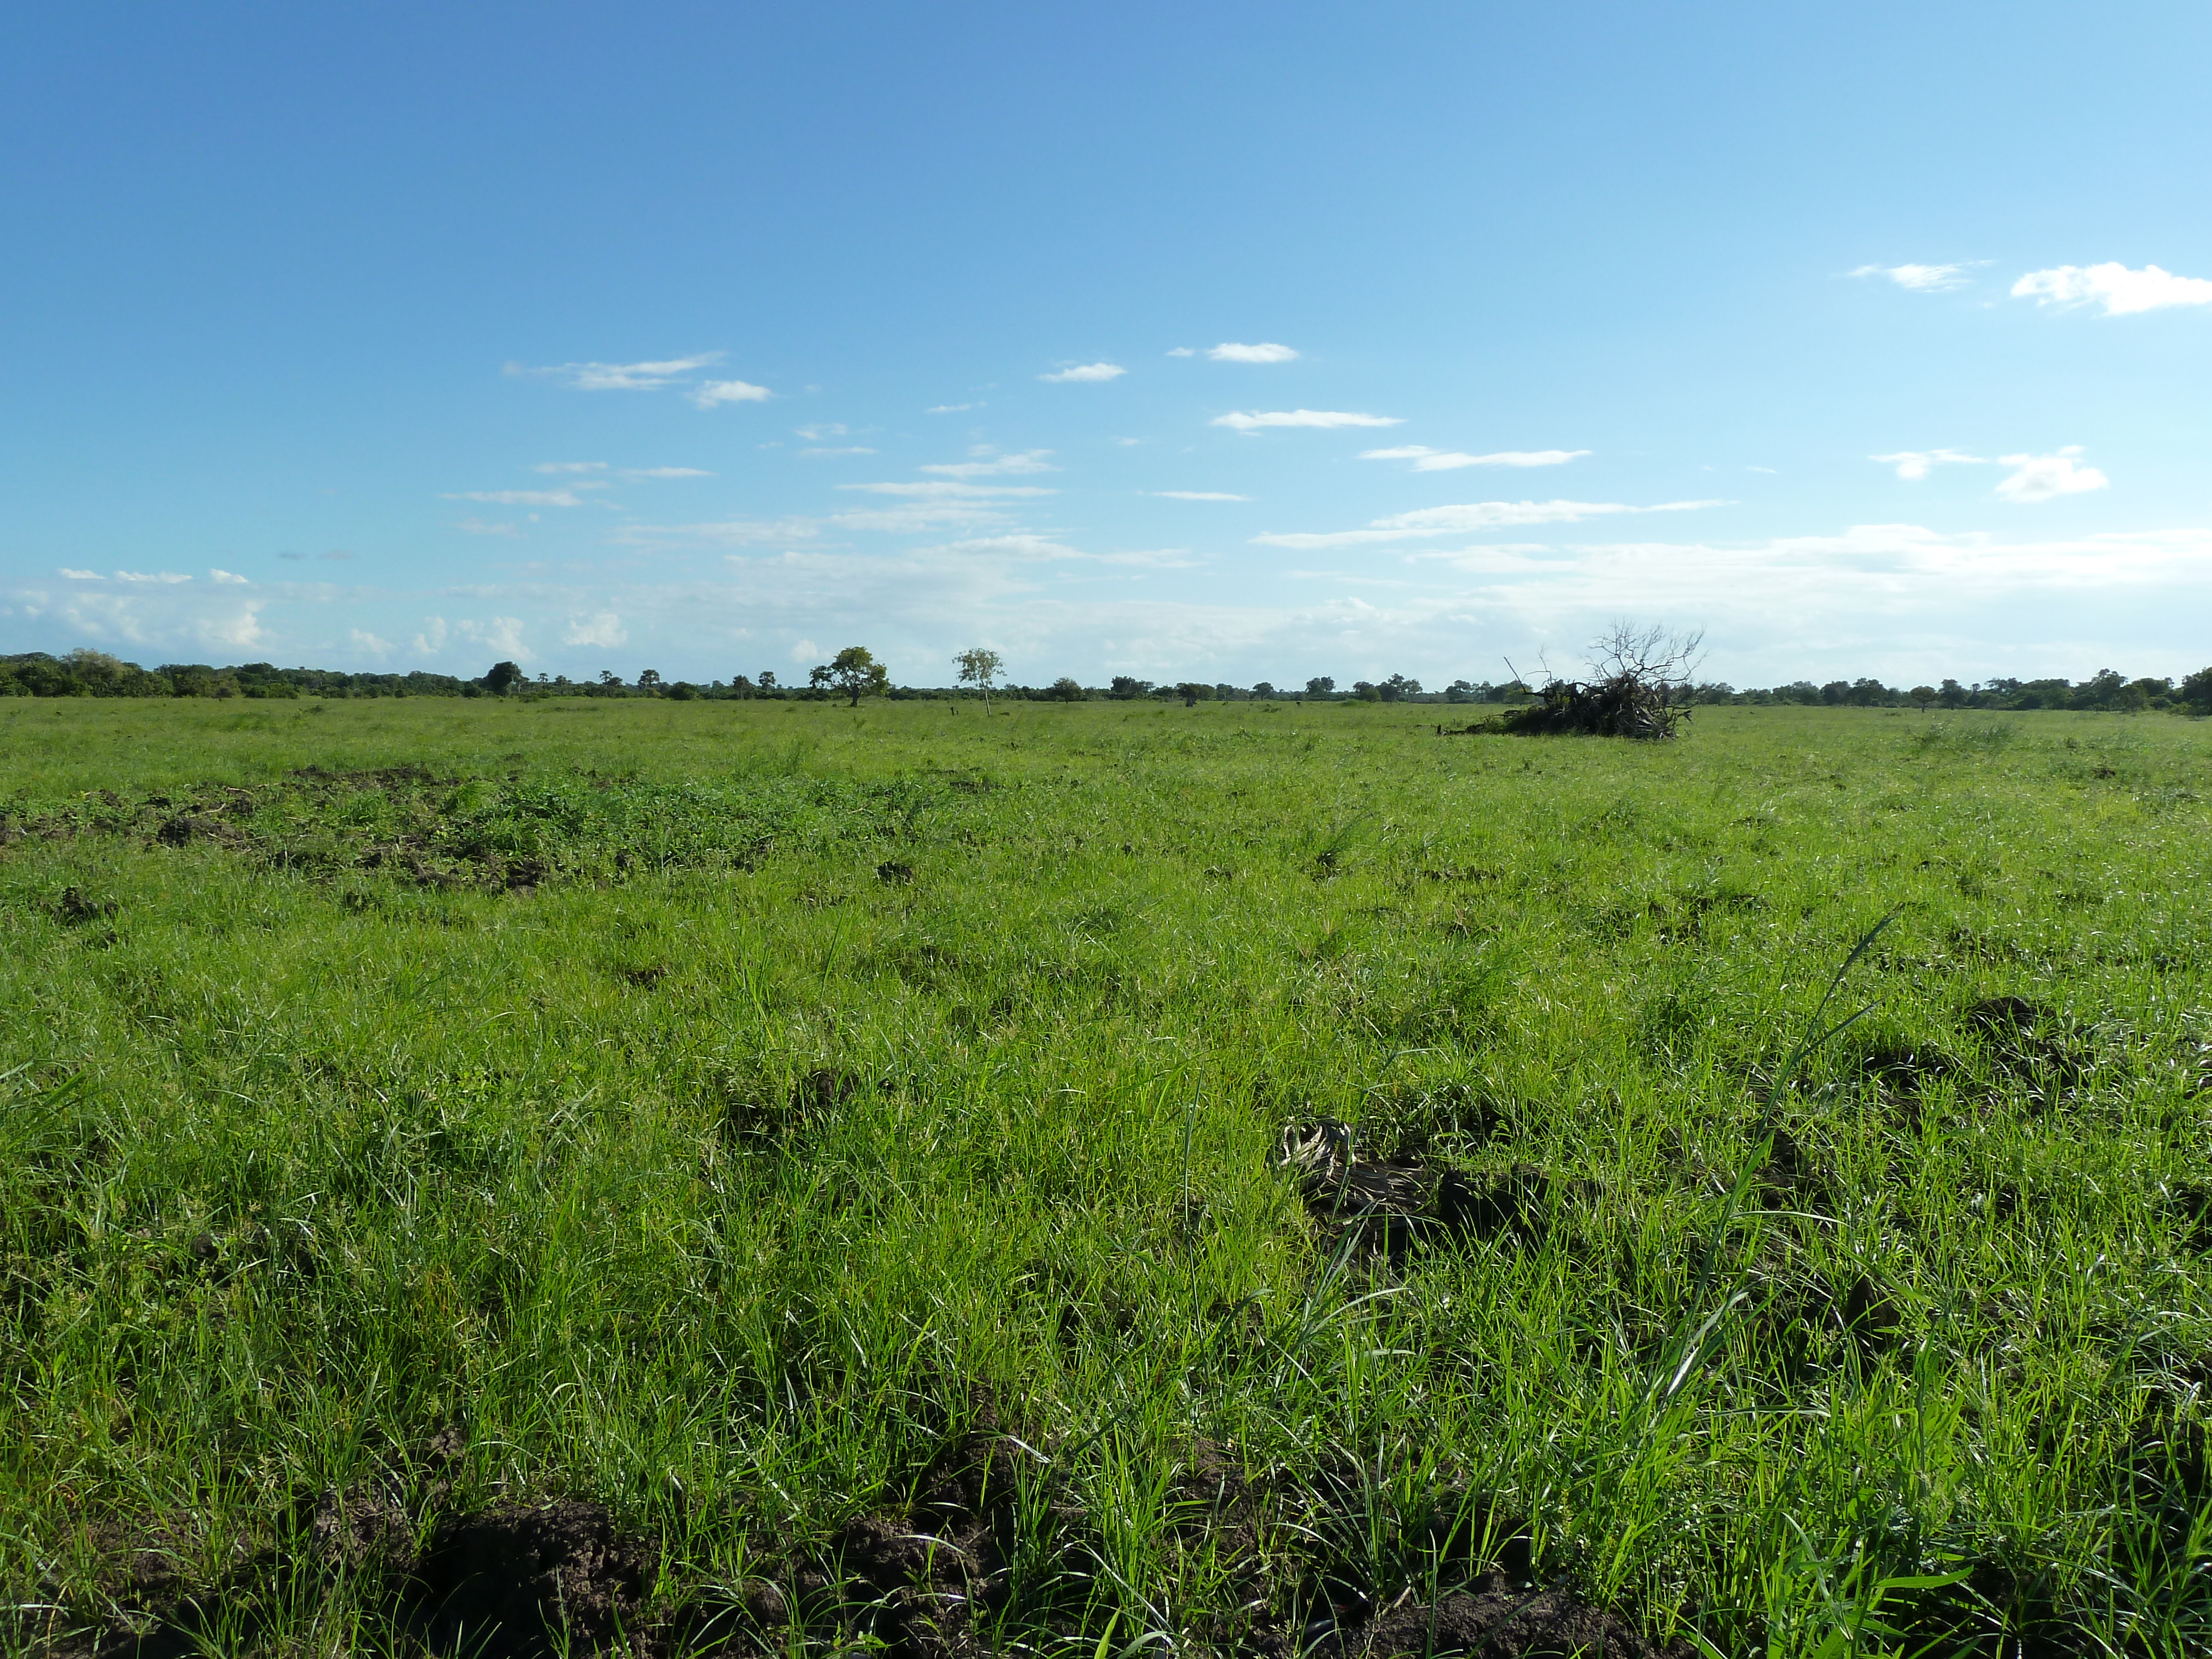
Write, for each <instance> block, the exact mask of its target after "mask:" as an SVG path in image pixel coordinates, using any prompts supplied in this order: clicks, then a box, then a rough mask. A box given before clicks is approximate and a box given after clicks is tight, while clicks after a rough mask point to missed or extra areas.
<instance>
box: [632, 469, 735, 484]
mask: <svg viewBox="0 0 2212 1659" xmlns="http://www.w3.org/2000/svg"><path fill="white" fill-rule="evenodd" d="M623 477H625V478H627V479H629V480H630V481H631V482H632V483H644V482H645V481H646V480H647V479H648V478H711V477H714V474H713V473H711V472H709V471H707V470H706V468H704V467H701V466H626V467H624V468H623Z"/></svg>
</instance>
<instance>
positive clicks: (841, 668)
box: [807, 645, 891, 708]
mask: <svg viewBox="0 0 2212 1659" xmlns="http://www.w3.org/2000/svg"><path fill="white" fill-rule="evenodd" d="M807 681H808V684H812V685H817V686H827V687H828V688H829V690H833V691H836V692H840V693H842V695H844V696H847V697H849V698H851V699H852V705H851V706H852V707H853V708H859V707H860V699H861V698H862V697H864V696H882V695H883V694H884V692H886V691H888V690H890V689H891V677H890V672H889V671H888V670H886V669H885V668H884V665H883V664H881V663H879V662H878V661H877V660H876V658H875V653H873V652H872V651H870V650H869V649H868V647H866V646H865V645H848V646H847V647H845V648H844V649H843V650H842V651H840V652H839V653H837V654H836V656H834V657H832V658H831V659H829V661H828V662H826V663H822V664H819V665H817V666H816V668H815V670H814V671H813V672H812V673H811V674H810V675H808V676H807Z"/></svg>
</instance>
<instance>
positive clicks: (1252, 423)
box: [1213, 409, 1404, 432]
mask: <svg viewBox="0 0 2212 1659" xmlns="http://www.w3.org/2000/svg"><path fill="white" fill-rule="evenodd" d="M1213 424H1214V425H1216V426H1225V427H1228V428H1231V429H1232V430H1235V431H1237V432H1257V431H1259V430H1260V429H1261V428H1262V427H1275V426H1317V427H1323V428H1328V427H1340V426H1402V425H1403V424H1404V422H1402V421H1401V420H1400V419H1399V418H1398V416H1395V415H1351V414H1346V413H1345V412H1344V411H1342V410H1333V409H1276V410H1253V411H1252V412H1251V413H1249V414H1247V413H1245V412H1243V410H1237V411H1234V412H1232V413H1231V414H1227V415H1217V416H1214V417H1213Z"/></svg>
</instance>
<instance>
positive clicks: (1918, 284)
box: [1851, 264, 1972, 294]
mask: <svg viewBox="0 0 2212 1659" xmlns="http://www.w3.org/2000/svg"><path fill="white" fill-rule="evenodd" d="M1970 269H1971V267H1970V266H1968V265H1965V264H1955V265H1861V266H1860V267H1859V268H1858V269H1857V270H1855V271H1853V272H1852V273H1851V275H1852V276H1887V277H1888V278H1889V280H1890V281H1891V282H1893V283H1896V284H1897V285H1898V287H1899V288H1909V289H1912V290H1913V291H1914V292H1915V293H1918V294H1941V293H1943V292H1945V291H1946V290H1948V289H1954V288H1964V287H1966V284H1967V283H1968V282H1970V281H1971V280H1972V278H1970V277H1969V276H1967V275H1966V272H1967V271H1968V270H1970Z"/></svg>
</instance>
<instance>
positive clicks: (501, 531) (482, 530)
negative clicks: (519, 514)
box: [453, 514, 535, 537]
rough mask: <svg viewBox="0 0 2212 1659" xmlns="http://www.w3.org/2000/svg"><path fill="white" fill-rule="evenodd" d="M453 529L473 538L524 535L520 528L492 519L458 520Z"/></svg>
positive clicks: (454, 522) (455, 521)
mask: <svg viewBox="0 0 2212 1659" xmlns="http://www.w3.org/2000/svg"><path fill="white" fill-rule="evenodd" d="M532 516H533V517H534V516H535V514H533V515H532ZM453 528H454V529H456V530H465V531H466V532H468V533H469V534H470V535H471V536H509V537H520V535H521V534H522V531H521V529H520V527H519V526H515V525H511V524H508V523H506V522H505V521H504V520H492V519H457V520H454V521H453Z"/></svg>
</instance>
